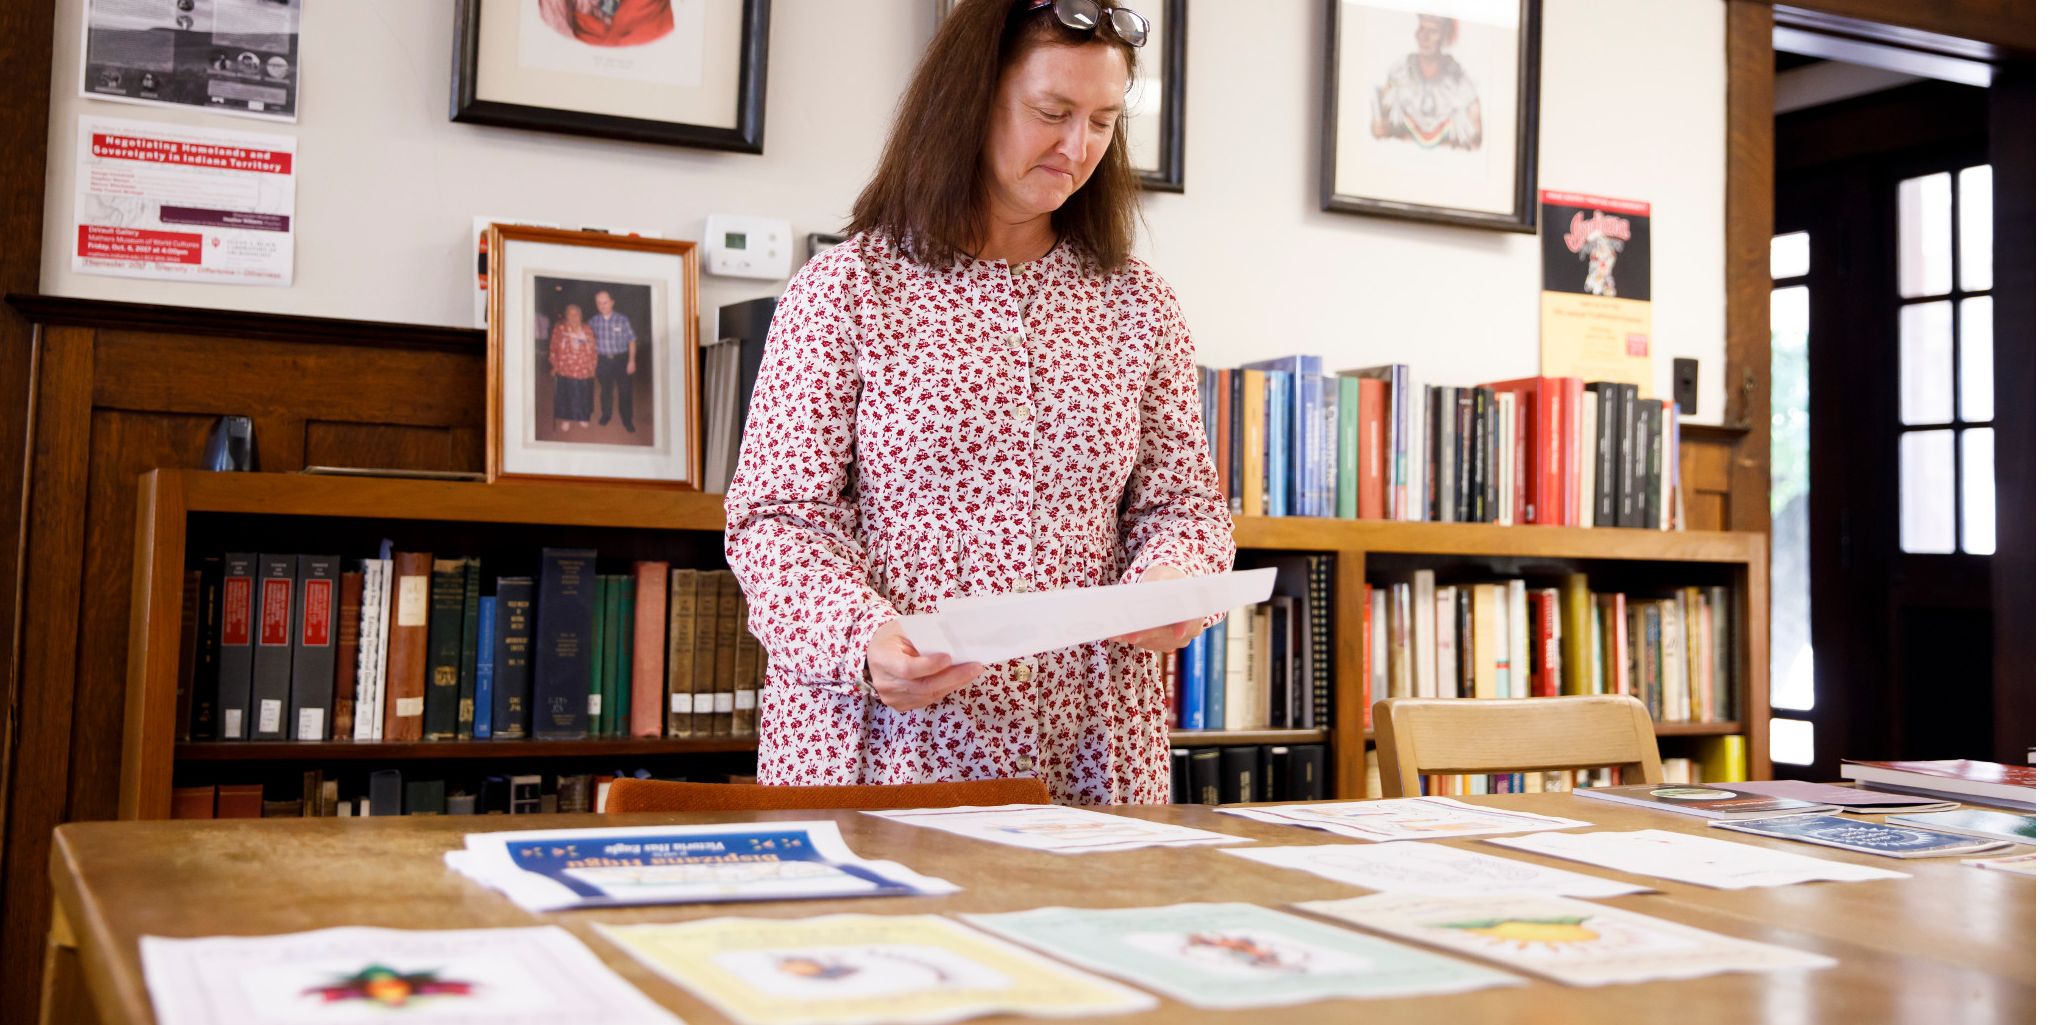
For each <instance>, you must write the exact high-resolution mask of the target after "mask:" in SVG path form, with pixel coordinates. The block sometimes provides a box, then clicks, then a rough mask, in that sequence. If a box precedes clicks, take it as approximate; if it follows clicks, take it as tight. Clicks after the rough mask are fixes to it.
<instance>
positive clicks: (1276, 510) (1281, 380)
mask: <svg viewBox="0 0 2050 1025" xmlns="http://www.w3.org/2000/svg"><path fill="white" fill-rule="evenodd" d="M1292 384H1293V380H1292V375H1290V374H1289V373H1288V372H1287V371H1285V370H1272V371H1268V373H1267V488H1266V492H1267V515H1269V516H1288V515H1292V514H1293V513H1294V512H1295V508H1294V506H1293V504H1292V503H1291V501H1290V499H1291V498H1292V497H1293V496H1294V492H1293V491H1292V490H1291V484H1292V482H1293V476H1292V475H1291V473H1290V471H1291V470H1292V469H1294V462H1293V453H1294V452H1296V451H1299V448H1298V446H1297V445H1296V441H1297V438H1296V433H1295V421H1296V417H1295V416H1293V415H1292V414H1293V413H1294V412H1295V411H1294V409H1293V408H1292V404H1293V399H1294V398H1295V389H1294V388H1293V387H1291V385H1292Z"/></svg>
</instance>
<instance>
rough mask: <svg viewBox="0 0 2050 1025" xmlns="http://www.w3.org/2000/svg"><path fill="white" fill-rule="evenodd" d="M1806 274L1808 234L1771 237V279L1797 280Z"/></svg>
mask: <svg viewBox="0 0 2050 1025" xmlns="http://www.w3.org/2000/svg"><path fill="white" fill-rule="evenodd" d="M1806 273H1808V233H1807V232H1805V231H1793V232H1788V233H1787V234H1785V235H1774V236H1773V237H1772V279H1773V280H1774V281H1778V280H1780V279H1781V278H1798V277H1800V276H1801V275H1803V274H1806Z"/></svg>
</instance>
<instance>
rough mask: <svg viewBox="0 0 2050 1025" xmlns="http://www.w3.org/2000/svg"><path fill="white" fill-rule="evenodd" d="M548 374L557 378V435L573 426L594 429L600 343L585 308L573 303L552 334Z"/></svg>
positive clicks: (564, 311)
mask: <svg viewBox="0 0 2050 1025" xmlns="http://www.w3.org/2000/svg"><path fill="white" fill-rule="evenodd" d="M548 371H549V373H552V374H554V375H555V433H557V434H568V433H569V428H570V425H571V424H575V425H577V426H578V427H589V426H591V393H592V392H593V391H595V390H596V388H597V382H596V378H597V376H598V339H597V338H596V337H594V336H593V335H592V334H591V328H590V326H589V325H587V324H585V323H584V308H583V307H581V306H578V305H577V304H576V303H570V304H569V305H568V306H565V307H563V308H562V319H561V320H559V321H556V323H555V330H554V331H551V332H549V334H548Z"/></svg>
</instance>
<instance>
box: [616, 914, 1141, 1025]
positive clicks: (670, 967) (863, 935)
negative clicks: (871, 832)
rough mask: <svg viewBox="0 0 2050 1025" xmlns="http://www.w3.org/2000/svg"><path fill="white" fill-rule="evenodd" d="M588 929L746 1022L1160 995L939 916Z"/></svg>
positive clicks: (1009, 1008)
mask: <svg viewBox="0 0 2050 1025" xmlns="http://www.w3.org/2000/svg"><path fill="white" fill-rule="evenodd" d="M597 929H598V932H599V933H600V934H601V935H603V936H604V937H605V938H606V939H608V940H610V941H611V942H613V943H616V944H618V945H619V947H620V948H621V949H623V950H625V951H626V952H627V953H629V954H631V955H633V957H634V958H635V959H637V960H639V961H640V962H641V963H642V964H645V965H647V966H648V967H649V968H650V969H652V970H654V971H655V972H656V973H658V974H660V975H662V976H663V977H664V978H667V979H669V980H670V981H672V982H674V983H676V984H677V985H679V986H682V987H683V988H685V989H687V990H689V991H691V992H692V993H695V994H696V995H697V996H699V997H700V998H702V999H703V1000H704V1001H705V1002H707V1003H709V1004H712V1005H713V1006H714V1007H717V1008H718V1009H719V1011H720V1013H722V1014H725V1015H726V1016H728V1017H730V1018H732V1019H734V1020H735V1021H738V1022H743V1023H746V1025H868V1023H881V1022H896V1023H910V1025H931V1023H938V1022H952V1021H960V1020H962V1019H964V1018H974V1017H979V1016H981V1015H985V1014H1020V1015H1028V1016H1033V1017H1062V1018H1065V1017H1078V1016H1083V1015H1112V1014H1124V1013H1128V1012H1132V1011H1143V1010H1147V1009H1149V1008H1151V1007H1153V1006H1155V1004H1156V1003H1157V1001H1155V1000H1154V999H1153V998H1152V997H1150V996H1147V995H1146V994H1144V993H1141V992H1138V991H1137V990H1133V989H1130V988H1127V987H1125V986H1122V985H1120V984H1118V983H1114V982H1110V981H1108V980H1105V979H1099V978H1097V977H1095V976H1093V975H1089V974H1086V973H1084V972H1080V971H1076V970H1075V969H1072V968H1069V967H1067V966H1065V965H1062V964H1060V963H1058V962H1056V961H1053V960H1051V959H1048V958H1046V957H1042V956H1041V955H1039V954H1035V953H1033V952H1031V951H1029V950H1025V949H1022V948H1020V947H1017V946H1015V945H1013V944H1010V943H1006V942H1004V941H1002V940H998V939H996V938H994V937H990V936H985V935H983V934H981V933H978V932H976V931H974V930H973V929H970V928H968V927H967V926H964V925H962V924H960V923H959V922H954V921H950V920H948V919H945V918H941V917H939V916H938V915H903V916H879V915H827V916H823V917H819V918H805V919H795V920H783V921H777V920H770V919H746V918H714V919H706V920H702V921H696V922H682V923H676V924H664V925H619V926H611V925H599V926H597Z"/></svg>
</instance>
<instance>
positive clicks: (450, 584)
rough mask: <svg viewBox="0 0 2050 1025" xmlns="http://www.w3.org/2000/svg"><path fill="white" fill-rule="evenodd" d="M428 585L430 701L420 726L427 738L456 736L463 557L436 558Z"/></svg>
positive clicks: (452, 738) (460, 681)
mask: <svg viewBox="0 0 2050 1025" xmlns="http://www.w3.org/2000/svg"><path fill="white" fill-rule="evenodd" d="M428 588H429V590H428V619H427V694H426V698H427V703H426V713H425V718H424V720H423V721H422V722H421V724H420V729H421V733H422V736H423V737H424V739H427V740H454V739H456V698H457V695H458V693H459V691H460V687H461V683H462V675H463V670H462V664H463V560H461V559H435V560H434V570H433V576H432V578H431V579H430V581H429V584H428Z"/></svg>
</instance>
